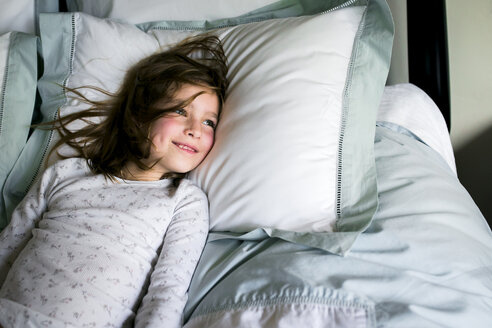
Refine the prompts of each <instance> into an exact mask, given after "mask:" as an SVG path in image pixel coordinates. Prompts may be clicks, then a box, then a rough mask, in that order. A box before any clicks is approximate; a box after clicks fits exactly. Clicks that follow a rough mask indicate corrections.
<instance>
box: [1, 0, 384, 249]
mask: <svg viewBox="0 0 492 328" xmlns="http://www.w3.org/2000/svg"><path fill="white" fill-rule="evenodd" d="M231 22H232V21H231V20H228V24H227V25H228V26H223V25H222V24H223V21H217V22H216V23H214V22H207V23H205V24H204V23H203V22H177V21H172V22H167V21H166V22H154V23H151V24H143V25H141V26H139V28H138V27H135V26H134V25H130V24H125V23H118V22H115V21H112V20H104V19H98V18H94V17H91V16H89V15H85V14H82V13H71V14H56V15H45V16H44V17H41V39H42V45H43V56H44V60H45V73H44V76H43V78H42V79H41V81H40V84H39V88H40V93H41V96H42V98H43V106H42V112H43V114H44V115H45V118H46V119H47V120H51V119H53V118H54V117H55V114H56V109H57V108H58V107H61V112H62V115H63V113H68V112H72V111H75V110H80V109H81V108H83V104H81V103H80V102H77V101H75V100H69V99H67V97H66V95H63V94H61V93H60V88H59V87H56V84H55V83H54V82H56V83H60V84H63V85H66V86H68V87H77V86H80V85H94V86H99V87H102V88H104V89H106V90H108V91H114V90H116V89H117V87H118V85H119V83H120V81H121V80H122V78H123V76H124V73H125V71H126V69H127V68H128V67H129V66H131V65H132V64H133V63H135V62H137V61H138V60H139V59H140V58H142V57H144V56H147V55H150V54H151V53H153V52H155V51H158V50H159V49H162V48H163V47H164V48H165V47H166V46H167V45H169V44H173V43H175V42H178V41H179V40H181V39H183V38H185V37H186V36H189V35H191V34H196V33H199V32H202V31H208V32H209V33H214V34H216V35H218V36H219V37H220V38H221V39H222V41H223V44H224V49H225V52H226V55H227V57H228V60H229V63H230V74H229V78H230V81H231V84H230V88H229V90H228V95H227V99H226V102H225V105H224V109H223V113H222V115H221V118H220V123H219V126H218V128H217V131H216V143H215V146H214V148H213V149H212V151H211V153H210V154H209V156H208V157H207V159H206V160H205V161H204V162H203V163H202V164H201V165H200V166H199V167H198V168H197V169H196V170H194V171H193V172H191V173H190V175H189V178H190V179H192V180H193V181H194V182H195V183H196V184H197V185H199V186H200V187H202V188H203V189H204V190H205V192H207V194H208V197H209V202H210V226H211V229H212V230H215V231H232V232H236V233H248V232H250V231H252V230H255V229H261V230H262V231H264V232H266V233H268V234H270V235H271V236H275V237H279V238H283V239H286V240H290V241H293V242H299V243H303V244H307V245H310V246H314V247H319V248H323V249H326V250H328V251H330V252H333V253H338V254H343V253H345V252H346V251H347V250H348V249H349V248H350V246H351V245H352V243H353V241H354V240H355V238H356V237H357V236H358V234H359V233H360V232H361V231H363V230H364V229H365V227H366V226H367V225H368V224H369V222H370V221H371V219H372V216H373V214H374V212H375V210H376V207H377V190H376V172H375V164H374V154H373V137H374V131H375V121H376V114H377V109H378V105H379V100H380V97H381V94H382V91H383V89H384V84H385V81H386V76H387V73H388V67H389V59H390V52H391V43H392V34H393V27H392V21H391V15H390V12H389V8H388V7H387V4H386V3H385V2H384V1H381V0H370V1H368V2H367V5H365V6H353V7H348V8H343V9H337V10H334V11H325V12H322V13H320V14H317V15H312V16H302V17H293V18H283V19H272V20H264V21H260V22H253V23H247V24H244V19H241V20H240V21H239V22H240V23H241V24H240V25H234V24H231ZM201 24H202V25H201ZM86 92H87V96H88V97H91V98H96V99H97V97H99V95H97V94H94V93H93V92H91V91H90V90H87V91H86ZM31 139H32V140H30V142H29V147H28V148H27V149H26V151H25V156H26V157H25V158H26V159H27V158H29V159H30V160H31V161H32V162H33V163H41V162H43V161H46V159H45V158H44V155H43V154H44V153H45V152H46V150H47V149H48V148H49V146H50V144H51V142H52V139H53V136H52V133H48V132H45V131H36V132H35V136H34V138H31ZM40 149H42V150H43V149H44V150H43V151H41V152H40V151H39V150H40ZM23 155H24V154H23ZM38 171H39V167H35V168H34V169H33V170H32V171H31V172H29V174H28V173H27V172H24V173H26V174H24V176H28V177H29V176H30V179H29V178H28V179H20V180H19V179H18V180H16V178H15V176H20V172H16V173H15V174H14V175H13V178H12V180H11V181H9V182H11V183H10V184H9V186H12V187H15V188H18V191H22V190H27V189H28V187H29V184H30V183H29V182H28V181H32V180H34V179H35V176H36V174H37V172H38ZM22 181H24V183H22ZM26 182H27V183H26ZM15 188H14V189H15Z"/></svg>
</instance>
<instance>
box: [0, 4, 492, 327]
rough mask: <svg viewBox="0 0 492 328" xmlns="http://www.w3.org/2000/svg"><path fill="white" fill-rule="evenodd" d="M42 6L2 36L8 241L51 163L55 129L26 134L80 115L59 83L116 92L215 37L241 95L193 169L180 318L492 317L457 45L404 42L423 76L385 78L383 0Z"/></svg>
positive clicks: (387, 40)
mask: <svg viewBox="0 0 492 328" xmlns="http://www.w3.org/2000/svg"><path fill="white" fill-rule="evenodd" d="M35 3H36V6H35V7H34V8H35V10H32V8H33V7H32V6H34V3H33V2H32V1H21V2H16V5H15V6H17V7H16V8H13V9H12V12H14V11H15V10H16V11H15V12H19V13H21V14H26V15H27V14H29V15H30V16H31V21H30V23H29V24H27V23H26V24H25V26H27V27H26V30H25V31H24V32H11V30H9V28H8V26H7V27H6V29H7V30H2V33H3V34H2V36H1V37H0V47H1V52H0V58H1V60H2V62H1V63H0V64H1V66H0V69H1V74H2V75H1V76H0V78H1V81H2V88H1V90H2V94H1V99H0V100H1V103H0V106H1V108H0V109H1V113H2V116H1V119H2V122H1V124H2V125H1V128H2V129H1V133H0V138H1V140H0V142H1V143H0V146H1V151H2V158H1V160H0V161H1V163H0V164H1V165H0V169H1V171H0V181H1V186H2V189H1V191H2V197H1V201H0V214H1V216H0V229H1V228H3V227H4V226H5V225H6V224H7V223H8V220H9V215H10V213H11V212H12V210H13V209H14V208H15V206H16V205H17V204H18V202H19V201H20V200H21V199H22V197H23V196H24V195H25V193H26V192H27V190H28V189H29V187H30V185H32V183H33V181H35V180H36V178H37V177H38V176H39V174H40V172H42V171H43V170H44V168H45V167H46V165H49V164H51V163H52V162H53V161H55V160H56V158H47V153H48V151H49V149H50V145H52V144H53V142H54V140H56V138H57V136H56V134H54V133H50V132H48V131H45V130H39V129H36V130H34V131H33V130H31V129H30V128H29V124H30V123H31V122H32V121H34V122H39V121H47V120H52V119H53V118H55V117H56V113H57V110H58V108H60V112H61V115H63V114H64V113H70V112H73V111H77V110H81V109H83V108H85V107H84V106H86V105H85V104H83V103H81V102H80V101H77V100H74V99H70V98H69V97H67V95H66V94H65V93H64V92H62V90H61V89H60V87H59V85H64V86H67V87H77V86H80V85H93V86H98V87H102V88H104V89H106V90H109V91H112V90H115V89H116V88H117V87H118V83H119V81H120V80H121V78H122V76H123V74H124V72H125V69H126V68H128V67H129V66H130V65H131V64H132V63H135V62H136V61H138V59H140V58H142V57H144V56H146V55H149V54H151V53H153V52H155V51H159V50H160V49H163V48H165V47H166V46H167V45H169V44H172V43H175V42H177V41H179V40H181V39H183V38H185V37H187V36H189V35H193V34H197V33H202V32H208V33H214V34H216V35H218V36H219V37H220V38H221V39H222V41H223V43H224V49H225V51H226V55H227V57H228V60H229V65H230V76H229V78H230V81H231V84H230V88H229V91H228V95H227V99H226V103H225V105H224V110H223V113H222V114H221V121H220V124H219V127H218V129H217V132H216V138H217V141H216V144H215V146H214V148H213V149H212V151H211V153H210V154H209V156H208V157H207V159H206V160H205V161H204V162H203V163H202V164H201V165H200V166H199V167H198V168H197V169H196V170H194V171H192V172H191V173H190V174H189V176H188V178H189V179H191V180H192V181H193V182H194V183H195V184H197V185H198V186H200V187H201V188H202V189H203V190H204V191H205V192H206V193H207V195H208V197H209V204H210V234H209V237H208V241H207V244H206V246H205V249H204V251H203V254H202V257H201V260H200V262H199V264H198V267H197V269H196V271H195V273H194V277H193V280H192V283H191V285H190V288H189V293H188V303H187V306H186V308H185V312H184V318H183V320H184V321H183V322H184V325H185V326H186V327H489V326H490V325H491V324H492V233H491V231H490V228H489V226H488V225H487V222H486V220H485V218H484V217H483V215H482V214H481V213H480V210H479V209H478V208H477V206H476V205H475V203H474V202H473V199H471V197H470V196H469V194H468V193H467V191H466V190H465V189H464V188H463V186H462V185H461V184H460V182H459V180H458V178H457V174H456V167H455V163H454V157H453V149H452V146H451V142H450V139H449V134H448V129H449V122H450V119H449V103H447V102H446V101H449V100H448V99H447V97H448V92H449V91H448V90H447V89H446V85H447V84H448V83H449V82H448V81H447V80H446V79H447V75H446V74H444V75H443V74H442V70H443V69H445V68H446V65H447V64H446V62H445V58H446V53H445V47H444V48H443V47H442V46H436V44H435V42H434V43H432V41H429V42H422V44H427V45H429V47H428V48H427V49H422V50H421V51H419V49H418V48H417V46H415V44H416V43H415V41H410V40H409V42H410V43H409V54H410V59H409V64H410V67H409V70H410V73H411V74H410V78H411V79H410V82H413V83H399V84H395V85H386V82H387V77H388V72H389V69H390V62H391V53H392V43H393V35H394V24H393V19H392V15H391V12H390V8H389V6H388V4H387V3H386V1H384V0H345V1H344V0H327V1H319V0H317V1H316V0H280V1H274V0H255V1H240V0H234V1H224V0H208V1H196V0H188V1H177V0H167V1H163V0H145V1H139V2H138V5H137V2H132V1H128V0H112V1H109V0H105V1H69V0H67V1H66V2H65V1H60V2H58V1H51V2H50V1H46V2H43V3H44V7H42V8H41V7H40V6H38V2H37V1H36V2H35ZM441 4H442V2H441ZM15 6H14V7H15ZM23 6H24V7H23ZM14 9H15V10H14ZM427 9H428V11H427ZM420 10H421V11H425V14H426V16H427V17H430V18H432V17H433V16H432V15H433V13H432V12H431V8H430V7H429V8H427V7H426V8H420ZM439 10H440V11H441V13H442V11H443V8H442V7H441V8H440V9H439V8H438V9H437V12H439ZM5 12H6V11H5ZM40 12H43V13H40ZM411 12H413V11H412V10H410V8H409V13H411ZM0 15H4V14H3V13H2V14H0ZM408 19H409V25H408V28H409V30H411V31H412V33H413V31H415V30H416V28H413V29H412V24H411V23H410V17H409V18H408ZM27 21H29V18H27ZM436 21H439V20H438V19H437V18H436ZM412 22H413V20H412ZM441 26H442V23H441ZM2 28H4V27H2ZM13 29H15V27H13V28H12V30H13ZM36 33H38V35H37V36H36ZM410 35H411V33H410V32H409V36H410ZM437 38H441V39H442V36H437ZM409 39H411V37H409ZM413 40H415V39H413ZM412 42H413V43H412ZM429 48H430V49H431V50H432V49H434V51H433V52H432V51H430V52H429ZM436 49H438V51H435V50H436ZM422 54H423V55H422ZM419 56H424V58H427V62H430V63H431V64H432V65H437V68H436V66H432V65H431V66H430V67H431V68H429V66H426V65H421V64H419V63H421V61H420V62H419V61H418V60H415V59H414V58H415V57H419ZM425 56H427V57H425ZM429 56H431V57H432V59H429ZM440 56H441V57H440ZM442 56H444V57H442ZM439 58H441V59H439ZM443 58H444V59H443ZM393 62H394V61H393ZM443 63H444V64H443ZM421 66H424V67H421ZM392 69H397V67H392ZM433 72H439V74H434V73H433ZM422 77H423V78H422ZM422 80H424V81H425V84H422V83H423V82H419V81H422ZM417 85H419V86H417ZM436 86H437V87H436ZM424 90H425V91H424ZM84 92H87V93H86V95H87V96H89V97H92V98H96V99H97V97H101V95H99V94H97V93H91V90H86V91H84ZM66 151H69V150H66ZM163 325H164V326H165V323H163Z"/></svg>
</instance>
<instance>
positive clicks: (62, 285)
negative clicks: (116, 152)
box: [0, 159, 208, 328]
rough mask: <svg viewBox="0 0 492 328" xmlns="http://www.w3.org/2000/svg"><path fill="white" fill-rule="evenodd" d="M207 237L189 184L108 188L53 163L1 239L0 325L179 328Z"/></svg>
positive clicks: (198, 199)
mask: <svg viewBox="0 0 492 328" xmlns="http://www.w3.org/2000/svg"><path fill="white" fill-rule="evenodd" d="M207 232H208V201H207V198H206V196H205V194H204V193H203V192H202V191H201V190H200V189H199V188H198V187H196V186H194V185H193V184H192V183H191V182H190V181H189V180H186V179H184V180H182V181H181V184H180V185H179V187H178V188H173V187H171V181H170V180H168V179H165V180H160V181H129V180H122V179H117V181H116V182H113V181H110V180H108V179H106V178H104V176H102V175H94V174H92V173H91V172H90V170H89V168H88V166H87V164H86V162H85V160H83V159H67V160H63V161H60V162H58V163H56V164H54V165H53V166H51V167H49V168H48V169H47V170H46V171H45V173H44V174H43V176H42V177H41V179H40V180H39V181H38V182H37V183H36V184H35V185H34V186H33V188H31V190H30V191H29V193H28V194H27V196H26V197H25V198H24V200H23V201H22V202H21V204H19V206H18V207H17V209H16V210H15V212H14V213H13V215H12V219H11V222H10V223H9V225H8V226H7V227H6V228H5V229H4V230H3V231H2V232H1V234H0V286H2V287H1V289H0V325H2V326H3V327H4V328H7V327H27V326H30V325H31V326H40V327H43V326H47V327H72V326H76V327H123V326H131V325H133V324H135V326H136V327H153V326H155V327H177V326H180V325H181V324H182V312H183V309H184V306H185V303H186V300H187V289H188V286H189V284H190V280H191V277H192V275H193V272H194V270H195V267H196V264H197V262H198V260H199V257H200V255H201V252H202V249H203V246H204V243H205V240H206V237H207ZM161 248H162V250H161ZM159 251H160V255H159ZM154 265H155V267H154ZM149 284H150V285H149ZM144 295H145V297H144ZM142 298H143V299H142Z"/></svg>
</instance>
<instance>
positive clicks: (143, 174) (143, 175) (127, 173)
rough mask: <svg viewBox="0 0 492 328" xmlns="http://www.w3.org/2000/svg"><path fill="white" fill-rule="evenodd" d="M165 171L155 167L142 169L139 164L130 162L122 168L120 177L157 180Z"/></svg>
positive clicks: (136, 179)
mask: <svg viewBox="0 0 492 328" xmlns="http://www.w3.org/2000/svg"><path fill="white" fill-rule="evenodd" d="M165 173H166V172H160V171H158V170H155V169H153V168H151V169H149V170H142V169H141V168H139V167H138V165H137V164H135V163H133V162H129V163H127V164H126V165H125V167H124V168H123V169H122V170H121V173H120V178H122V179H125V180H135V181H157V180H161V179H162V176H163V175H164V174H165Z"/></svg>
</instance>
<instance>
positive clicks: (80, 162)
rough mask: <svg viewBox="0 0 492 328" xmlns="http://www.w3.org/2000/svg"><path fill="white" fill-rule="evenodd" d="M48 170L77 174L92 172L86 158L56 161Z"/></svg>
mask: <svg viewBox="0 0 492 328" xmlns="http://www.w3.org/2000/svg"><path fill="white" fill-rule="evenodd" d="M47 170H51V171H55V172H61V171H65V172H77V173H83V174H85V173H87V172H90V169H89V165H88V164H87V160H86V159H84V158H78V157H72V158H67V159H62V160H59V161H56V162H55V163H54V164H52V165H51V166H50V167H48V169H47Z"/></svg>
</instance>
